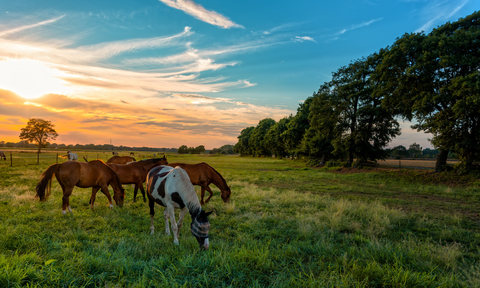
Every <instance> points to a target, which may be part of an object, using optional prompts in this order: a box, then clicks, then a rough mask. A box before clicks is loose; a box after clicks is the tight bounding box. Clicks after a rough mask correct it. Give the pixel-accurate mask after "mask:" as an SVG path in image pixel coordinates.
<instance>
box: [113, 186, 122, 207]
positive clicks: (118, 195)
mask: <svg viewBox="0 0 480 288" xmlns="http://www.w3.org/2000/svg"><path fill="white" fill-rule="evenodd" d="M113 192H114V193H113V200H115V203H117V205H118V206H120V207H123V201H124V200H125V189H123V187H122V186H121V185H120V193H118V192H117V191H115V190H114V191H113Z"/></svg>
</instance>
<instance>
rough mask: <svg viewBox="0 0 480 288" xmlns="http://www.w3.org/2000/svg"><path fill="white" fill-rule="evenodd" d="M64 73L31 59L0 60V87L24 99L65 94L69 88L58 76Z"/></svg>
mask: <svg viewBox="0 0 480 288" xmlns="http://www.w3.org/2000/svg"><path fill="white" fill-rule="evenodd" d="M62 76H65V73H64V72H62V71H60V70H57V69H54V68H50V67H48V66H47V65H45V64H44V63H42V62H40V61H37V60H32V59H8V60H5V61H0V88H2V89H6V90H10V91H12V92H14V93H15V94H18V95H19V96H21V97H23V98H26V99H34V98H38V97H41V96H43V95H45V94H49V93H56V94H67V93H68V92H69V91H70V89H69V88H68V87H66V86H65V85H63V84H64V83H66V82H65V81H63V80H61V79H59V77H62Z"/></svg>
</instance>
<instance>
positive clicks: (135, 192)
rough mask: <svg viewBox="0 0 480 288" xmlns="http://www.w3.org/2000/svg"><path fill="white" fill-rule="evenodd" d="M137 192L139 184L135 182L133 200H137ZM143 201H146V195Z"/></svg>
mask: <svg viewBox="0 0 480 288" xmlns="http://www.w3.org/2000/svg"><path fill="white" fill-rule="evenodd" d="M137 192H138V185H137V184H135V189H134V190H133V202H134V203H135V202H137ZM143 202H145V197H143Z"/></svg>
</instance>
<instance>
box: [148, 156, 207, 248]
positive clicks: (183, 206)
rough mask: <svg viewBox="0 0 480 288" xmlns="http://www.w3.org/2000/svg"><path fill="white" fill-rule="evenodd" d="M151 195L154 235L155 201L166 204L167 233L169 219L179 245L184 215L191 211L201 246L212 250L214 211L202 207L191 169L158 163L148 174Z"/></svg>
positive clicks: (196, 235) (151, 220) (195, 233)
mask: <svg viewBox="0 0 480 288" xmlns="http://www.w3.org/2000/svg"><path fill="white" fill-rule="evenodd" d="M146 186H147V195H148V205H149V206H150V223H151V226H150V234H153V232H154V231H155V228H154V227H153V217H154V215H155V211H154V205H155V202H156V203H158V204H160V205H162V206H164V207H165V211H164V213H163V214H164V218H165V232H166V233H167V234H168V235H170V230H169V228H168V219H169V218H170V222H171V224H172V232H173V238H174V241H173V243H174V244H177V245H178V236H179V231H180V229H181V228H182V225H183V218H184V217H185V214H186V213H187V212H189V213H190V216H191V217H192V224H191V225H190V230H191V231H192V234H193V236H195V238H197V241H198V244H200V248H204V249H208V247H209V241H208V231H209V229H210V223H209V222H208V215H210V214H211V213H212V212H213V211H210V212H205V211H203V210H202V206H201V205H200V201H199V200H198V196H197V193H196V192H195V188H194V187H193V185H192V183H191V182H190V178H189V177H188V174H187V172H185V170H183V169H182V168H180V167H178V166H177V167H175V168H172V167H169V166H163V165H161V166H157V167H155V168H153V169H152V170H150V172H148V175H147V185H146ZM175 208H177V209H180V217H179V218H178V222H176V221H175Z"/></svg>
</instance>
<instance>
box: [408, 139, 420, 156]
mask: <svg viewBox="0 0 480 288" xmlns="http://www.w3.org/2000/svg"><path fill="white" fill-rule="evenodd" d="M408 154H410V155H411V156H412V157H413V158H419V157H420V156H421V155H422V147H421V146H420V144H417V143H416V142H414V143H413V144H410V146H409V147H408Z"/></svg>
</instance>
